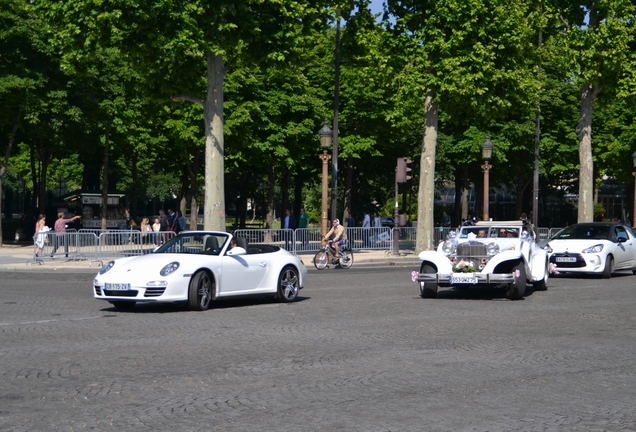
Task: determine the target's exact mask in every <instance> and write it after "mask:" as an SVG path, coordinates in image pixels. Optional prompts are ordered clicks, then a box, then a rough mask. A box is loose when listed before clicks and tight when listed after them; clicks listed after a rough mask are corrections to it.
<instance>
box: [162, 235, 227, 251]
mask: <svg viewBox="0 0 636 432" xmlns="http://www.w3.org/2000/svg"><path fill="white" fill-rule="evenodd" d="M228 239H229V235H223V234H200V233H187V234H180V235H178V236H176V237H175V238H173V239H172V240H170V241H168V242H167V243H165V244H164V245H162V246H160V247H159V249H157V250H156V251H155V253H179V254H202V255H218V254H219V253H220V252H221V249H223V246H224V245H225V242H226V241H228Z"/></svg>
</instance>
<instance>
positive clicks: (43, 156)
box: [38, 143, 57, 217]
mask: <svg viewBox="0 0 636 432" xmlns="http://www.w3.org/2000/svg"><path fill="white" fill-rule="evenodd" d="M40 145H41V148H40V151H39V153H40V180H39V182H38V184H39V186H40V192H39V193H40V207H41V209H42V212H41V213H43V214H46V207H47V206H48V202H47V201H48V196H47V194H46V174H47V172H48V171H49V164H50V163H51V153H50V151H45V150H44V148H43V146H42V143H40ZM56 217H57V215H56Z"/></svg>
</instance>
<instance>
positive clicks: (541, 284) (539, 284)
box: [532, 262, 550, 291]
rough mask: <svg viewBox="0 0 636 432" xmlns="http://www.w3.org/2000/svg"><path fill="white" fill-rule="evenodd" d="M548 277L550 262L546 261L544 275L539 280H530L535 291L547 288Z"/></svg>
mask: <svg viewBox="0 0 636 432" xmlns="http://www.w3.org/2000/svg"><path fill="white" fill-rule="evenodd" d="M549 277H550V264H549V263H547V262H546V266H545V275H543V279H541V280H540V281H536V282H532V288H534V290H535V291H545V290H547V289H548V278H549Z"/></svg>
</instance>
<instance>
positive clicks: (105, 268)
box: [99, 261, 115, 274]
mask: <svg viewBox="0 0 636 432" xmlns="http://www.w3.org/2000/svg"><path fill="white" fill-rule="evenodd" d="M114 265H115V261H109V262H108V263H107V264H106V265H105V266H104V267H102V269H101V270H100V271H99V274H104V273H106V272H107V271H108V270H110V269H112V268H113V266H114Z"/></svg>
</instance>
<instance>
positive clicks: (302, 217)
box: [298, 208, 309, 246]
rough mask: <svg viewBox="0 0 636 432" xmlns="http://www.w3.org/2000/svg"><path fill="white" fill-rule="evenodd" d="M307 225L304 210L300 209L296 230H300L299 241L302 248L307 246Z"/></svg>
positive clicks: (307, 221) (307, 218)
mask: <svg viewBox="0 0 636 432" xmlns="http://www.w3.org/2000/svg"><path fill="white" fill-rule="evenodd" d="M308 225H309V216H307V213H305V209H304V208H301V209H300V217H299V222H298V228H301V231H300V240H301V242H302V245H303V246H307V234H308V233H307V226H308Z"/></svg>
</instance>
